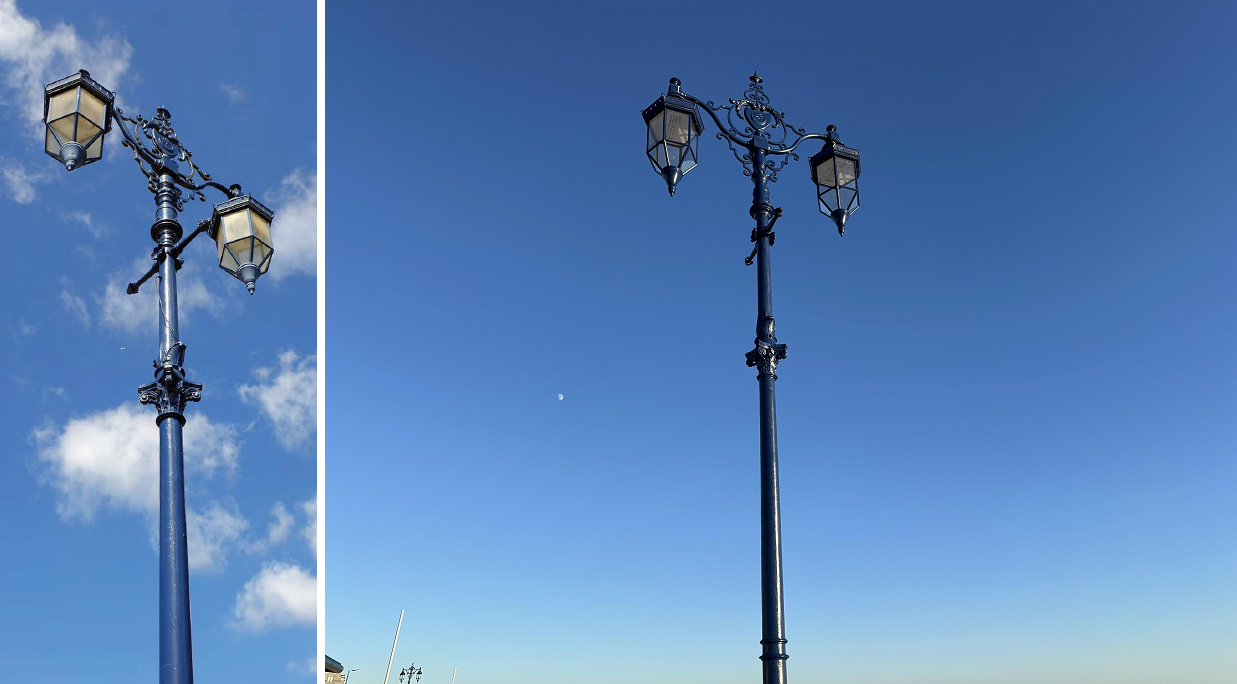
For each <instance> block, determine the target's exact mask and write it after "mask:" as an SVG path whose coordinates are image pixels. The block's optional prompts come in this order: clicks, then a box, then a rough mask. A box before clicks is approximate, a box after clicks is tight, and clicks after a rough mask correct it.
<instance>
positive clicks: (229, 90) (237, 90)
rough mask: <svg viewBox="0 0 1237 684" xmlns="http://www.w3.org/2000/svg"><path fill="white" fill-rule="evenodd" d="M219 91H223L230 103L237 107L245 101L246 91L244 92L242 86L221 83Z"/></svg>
mask: <svg viewBox="0 0 1237 684" xmlns="http://www.w3.org/2000/svg"><path fill="white" fill-rule="evenodd" d="M219 90H221V91H223V94H224V95H227V96H228V102H230V103H231V104H233V105H236V104H238V103H240V102H241V101H242V100H244V99H245V91H244V90H242V89H241V87H240V86H238V85H235V84H233V83H220V84H219Z"/></svg>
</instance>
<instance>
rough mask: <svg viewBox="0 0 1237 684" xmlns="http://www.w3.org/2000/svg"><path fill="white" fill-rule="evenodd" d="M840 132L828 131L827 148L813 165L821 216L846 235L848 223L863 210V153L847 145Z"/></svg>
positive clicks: (825, 147) (831, 127)
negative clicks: (860, 186)
mask: <svg viewBox="0 0 1237 684" xmlns="http://www.w3.org/2000/svg"><path fill="white" fill-rule="evenodd" d="M837 130H838V127H837V126H834V125H832V124H831V125H829V127H828V128H826V129H825V146H824V148H823V149H821V151H820V152H819V153H818V154H816V155H815V156H813V157H812V159H811V160H810V161H809V163H810V164H811V166H812V182H813V183H815V184H816V198H817V200H818V201H819V203H820V204H819V206H820V213H822V214H824V215H825V216H828V217H829V218H832V219H833V222H834V223H835V224H837V226H838V235H844V234H845V233H846V229H845V226H846V219H847V218H848V217H849V216H850V215H851V214H853V213H855V210H856V209H858V208H859V150H856V149H854V148H851V147H846V146H845V145H843V144H842V141H841V140H839V139H838V137H837V135H836V133H837Z"/></svg>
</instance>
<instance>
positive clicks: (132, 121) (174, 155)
mask: <svg viewBox="0 0 1237 684" xmlns="http://www.w3.org/2000/svg"><path fill="white" fill-rule="evenodd" d="M112 118H113V119H114V120H115V121H116V124H117V128H119V129H120V132H121V135H122V136H123V137H124V139H123V140H121V143H120V144H121V145H123V146H125V147H127V148H129V149H131V150H133V160H134V161H136V162H137V165H138V168H139V169H140V170H141V172H142V175H144V176H146V180H147V187H148V188H149V189H150V191H151V192H152V193H155V194H158V177H159V176H160V175H164V174H166V175H170V176H171V177H172V178H173V179H174V180H175V182H176V184H177V185H179V186H181V187H182V188H184V189H186V190H188V191H189V193H188V195H189V199H191V200H192V199H197V200H199V201H201V202H205V201H206V195H205V194H203V193H202V190H203V189H205V188H207V187H213V188H215V189H217V190H219V191H220V192H222V193H223V194H224V195H226V196H228V197H235V196H236V195H237V194H239V192H240V187H239V186H233V187H235V188H236V189H235V190H233V188H232V187H227V186H224V185H221V184H219V183H216V182H215V181H214V179H213V177H212V176H211V175H210V174H209V173H207V172H206V171H204V170H203V169H202V167H200V166H198V165H197V162H195V161H193V153H192V152H190V151H189V150H188V149H186V148H185V146H184V145H182V144H181V142H180V138H179V137H178V136H177V135H176V129H175V128H173V127H172V121H171V120H172V115H171V113H170V112H168V110H167V109H165V108H163V107H159V108H157V109H156V110H155V116H154V118H153V119H147V118H145V117H144V116H142V115H141V114H137V115H135V116H128V115H126V114H125V113H124V111H122V110H121V109H120V108H119V107H115V108H113V109H112ZM198 179H200V180H201V182H197V181H198ZM176 209H177V211H182V210H184V200H183V198H181V197H177V198H176Z"/></svg>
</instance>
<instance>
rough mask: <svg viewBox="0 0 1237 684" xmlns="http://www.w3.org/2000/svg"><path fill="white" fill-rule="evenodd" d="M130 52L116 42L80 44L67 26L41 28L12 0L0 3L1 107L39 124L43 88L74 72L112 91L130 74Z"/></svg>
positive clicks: (123, 43) (91, 39) (36, 131)
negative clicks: (81, 72) (87, 75)
mask: <svg viewBox="0 0 1237 684" xmlns="http://www.w3.org/2000/svg"><path fill="white" fill-rule="evenodd" d="M132 54H133V48H132V47H131V46H130V45H129V42H128V41H127V40H125V39H124V38H123V37H119V36H102V37H97V36H92V37H89V38H82V37H80V36H78V34H77V30H76V29H75V28H74V27H73V26H72V25H71V24H65V23H57V24H54V25H52V26H50V27H44V26H43V25H42V24H41V23H40V22H39V20H37V19H33V18H31V17H27V16H25V15H23V14H22V13H21V11H19V10H18V9H17V3H16V2H15V0H0V68H2V69H3V74H2V75H0V84H2V85H3V89H2V90H0V102H3V103H4V104H6V105H9V106H14V107H17V108H18V109H19V110H20V111H21V112H22V114H23V116H24V117H25V118H26V120H27V121H29V122H31V124H32V125H31V132H32V134H36V135H41V131H39V129H38V128H36V127H35V126H34V125H33V123H34V122H37V121H39V120H41V119H42V118H43V86H44V84H45V83H47V82H50V81H53V80H56V79H60V78H64V77H65V76H69V75H70V74H73V73H75V72H76V71H77V70H78V69H86V70H88V71H90V75H91V76H92V77H93V78H94V79H95V80H96V81H98V82H99V83H102V84H103V85H104V86H106V87H107V88H109V89H111V90H115V89H116V88H117V87H119V85H120V84H121V81H122V79H123V77H124V75H125V73H126V72H128V70H129V60H130V58H131V56H132Z"/></svg>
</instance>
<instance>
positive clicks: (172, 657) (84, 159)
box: [43, 69, 274, 684]
mask: <svg viewBox="0 0 1237 684" xmlns="http://www.w3.org/2000/svg"><path fill="white" fill-rule="evenodd" d="M115 99H116V98H115V95H114V94H113V93H112V92H111V91H109V90H108V89H107V88H104V87H103V86H102V85H100V84H99V83H97V82H96V81H95V80H94V79H92V78H91V77H90V74H89V73H88V72H87V71H86V70H85V69H83V70H81V71H79V72H78V73H76V74H73V75H72V76H69V77H67V78H63V79H60V80H59V81H54V82H52V83H49V84H47V86H46V88H45V89H44V98H43V122H44V124H45V125H46V128H47V130H46V132H45V137H44V151H45V152H47V154H49V155H51V157H52V158H54V159H56V160H57V161H59V162H61V163H62V164H64V167H65V168H66V169H67V170H69V171H73V170H74V169H76V168H79V167H82V166H85V165H87V164H91V163H94V162H96V161H98V160H99V159H101V158H102V157H103V138H104V136H105V135H106V134H107V133H108V132H109V131H110V130H111V126H112V124H113V123H115V124H116V127H117V128H119V129H120V132H121V134H122V135H123V136H124V141H123V142H122V144H123V145H124V146H125V147H127V148H129V149H131V150H132V151H133V158H134V160H135V161H137V164H138V167H139V168H140V169H141V171H142V175H144V176H145V177H146V187H147V188H148V189H149V190H150V191H151V192H152V193H153V194H154V196H155V222H154V225H153V226H151V229H150V236H151V238H153V239H154V241H155V248H154V251H153V252H152V254H151V259H152V260H154V262H155V264H154V265H153V266H151V268H150V270H148V271H147V272H146V273H145V274H144V275H142V276H141V277H140V278H138V280H137V281H135V282H132V283H129V287H128V288H127V290H126V291H127V292H128V294H137V292H138V290H139V288H141V286H142V284H143V283H144V282H146V281H147V280H148V279H150V278H151V277H152V276H154V275H158V277H159V289H158V293H157V297H158V300H159V316H160V319H159V355H158V356H157V357H156V358H155V361H154V367H155V371H154V376H155V379H154V382H152V383H150V384H147V385H143V386H141V387H139V388H138V396H139V400H140V401H141V403H143V404H150V405H153V406H154V407H155V409H156V410H157V412H158V414H157V416H156V417H155V424H156V425H157V426H158V428H159V684H193V644H192V635H191V627H190V617H189V552H188V548H187V539H186V528H185V478H184V448H183V442H182V435H181V430H182V428H183V427H184V424H185V414H184V410H185V406H186V404H187V403H188V402H191V401H199V400H201V398H202V386H201V385H200V384H198V383H195V382H189V381H188V380H186V379H185V348H186V347H185V345H184V343H182V342H181V341H180V331H179V323H178V316H177V308H176V304H177V302H176V271H177V270H179V269H180V267H181V266H182V265H183V261H182V260H181V259H180V254H181V252H183V251H184V249H185V247H186V246H187V245H188V244H189V242H190V241H192V240H193V238H195V237H197V236H198V235H199V234H201V233H203V232H209V234H210V235H211V237H212V238H214V239H215V242H216V246H217V250H218V255H219V265H220V267H222V268H223V269H224V270H225V271H227V272H228V273H230V274H232V275H233V276H234V277H236V278H237V279H239V280H241V281H242V282H244V283H245V286H246V287H247V288H248V290H249V293H250V294H253V290H254V283H255V282H256V281H257V279H258V277H259V276H261V275H262V274H263V273H265V272H266V270H267V269H268V268H269V267H270V263H271V254H272V251H273V250H272V248H271V237H270V222H271V219H272V217H273V215H274V213H273V212H272V211H271V210H270V209H267V208H266V207H265V206H263V205H262V203H261V202H258V201H257V200H255V199H253V198H252V197H250V196H249V195H247V194H242V192H241V186H239V185H232V186H224V185H221V184H219V183H216V182H215V181H213V180H211V177H210V175H209V174H207V173H206V172H204V171H202V169H201V168H199V167H198V166H197V164H196V163H194V161H193V159H192V153H190V152H189V150H186V149H185V148H184V147H182V146H181V144H180V141H179V140H178V139H177V137H176V131H175V130H173V129H172V125H171V116H172V115H171V114H170V113H169V112H168V110H166V109H164V108H162V107H160V108H158V109H157V110H156V112H155V116H154V118H153V119H150V120H147V119H144V118H142V116H141V115H138V116H136V117H132V118H131V117H128V116H126V115H125V114H124V113H123V112H122V111H121V110H120V109H119V108H118V107H116V106H115ZM206 188H213V189H215V190H218V191H220V192H222V193H223V194H224V195H225V196H226V197H227V199H226V200H225V201H223V202H222V203H220V204H217V205H215V206H214V209H213V211H212V212H211V218H210V219H208V220H204V221H200V222H199V223H198V226H197V229H196V230H194V231H193V232H192V233H190V234H189V236H188V237H184V230H183V229H182V228H181V226H180V222H179V221H178V220H177V217H178V215H179V212H181V211H183V210H184V202H185V199H186V197H188V199H190V200H192V199H194V198H197V199H198V200H200V201H202V202H205V201H206V196H205V195H204V194H202V191H203V190H205V189H206ZM182 237H183V238H184V239H183V240H182Z"/></svg>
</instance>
